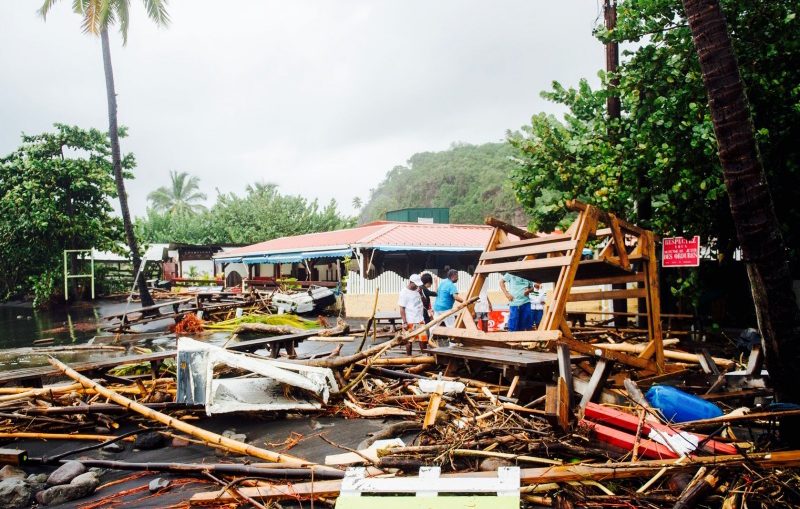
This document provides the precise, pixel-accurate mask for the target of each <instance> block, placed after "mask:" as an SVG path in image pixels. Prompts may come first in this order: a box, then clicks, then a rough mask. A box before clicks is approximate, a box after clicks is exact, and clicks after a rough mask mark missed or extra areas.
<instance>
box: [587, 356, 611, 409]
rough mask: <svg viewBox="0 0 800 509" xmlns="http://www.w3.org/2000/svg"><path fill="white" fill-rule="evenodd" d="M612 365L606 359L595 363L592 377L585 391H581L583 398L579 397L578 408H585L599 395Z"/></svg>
mask: <svg viewBox="0 0 800 509" xmlns="http://www.w3.org/2000/svg"><path fill="white" fill-rule="evenodd" d="M613 364H614V363H613V362H612V361H608V360H606V359H600V360H599V361H597V365H595V367H594V371H593V372H592V377H591V378H590V379H589V383H588V384H587V386H586V389H585V390H584V391H583V396H582V397H581V402H580V405H579V406H580V407H581V408H586V405H588V404H589V403H590V402H592V401H595V400H596V399H597V397H598V396H599V395H600V392H602V390H603V386H604V385H605V384H606V380H607V379H608V374H609V373H610V372H611V366H612V365H613Z"/></svg>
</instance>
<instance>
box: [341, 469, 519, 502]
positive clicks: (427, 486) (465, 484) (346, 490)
mask: <svg viewBox="0 0 800 509" xmlns="http://www.w3.org/2000/svg"><path fill="white" fill-rule="evenodd" d="M440 474H441V469H440V467H422V468H420V469H419V476H418V477H395V478H378V477H367V476H366V469H365V468H363V467H359V468H348V469H347V473H346V474H345V476H344V479H342V484H341V491H340V494H339V498H338V499H337V500H336V509H367V508H371V507H375V506H377V505H380V506H381V507H384V508H385V509H408V508H411V509H413V508H418V509H428V508H434V507H441V508H472V509H517V508H518V507H519V504H520V489H519V486H520V469H519V467H501V468H498V469H497V477H479V478H476V477H456V476H451V477H440ZM398 493H403V494H406V493H408V494H413V495H406V496H392V497H387V496H380V495H386V494H398ZM442 493H450V494H458V495H445V496H443V495H442ZM434 497H435V498H434Z"/></svg>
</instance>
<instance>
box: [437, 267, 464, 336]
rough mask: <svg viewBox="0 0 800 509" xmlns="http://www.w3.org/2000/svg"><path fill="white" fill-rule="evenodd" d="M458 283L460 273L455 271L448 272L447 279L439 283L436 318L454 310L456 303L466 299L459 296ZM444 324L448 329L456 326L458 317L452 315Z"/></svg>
mask: <svg viewBox="0 0 800 509" xmlns="http://www.w3.org/2000/svg"><path fill="white" fill-rule="evenodd" d="M457 281H458V271H457V270H455V269H450V270H449V271H447V279H443V280H442V281H440V282H439V288H437V289H436V294H437V295H436V302H434V304H433V317H434V318H436V317H437V316H439V315H443V314H444V313H447V312H448V311H450V310H451V309H453V304H455V301H458V302H464V299H463V298H462V297H461V296H460V295H458V287H456V282H457ZM444 324H445V326H447V327H453V326H455V324H456V315H455V314H452V315H450V316H449V317H447V318H445V320H444Z"/></svg>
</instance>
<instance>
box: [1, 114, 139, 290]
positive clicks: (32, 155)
mask: <svg viewBox="0 0 800 509" xmlns="http://www.w3.org/2000/svg"><path fill="white" fill-rule="evenodd" d="M55 128H56V130H55V132H51V133H43V134H38V135H34V136H27V135H23V136H22V142H23V143H22V145H21V146H20V147H19V148H18V149H17V150H16V151H14V152H13V153H12V154H10V155H8V156H6V157H4V158H2V159H0V297H3V298H9V297H12V296H15V295H18V294H21V293H26V292H28V291H29V290H31V289H33V290H34V291H35V295H36V298H37V304H45V303H46V302H47V301H48V300H49V299H50V298H51V297H52V296H53V294H54V293H55V292H56V291H58V290H59V289H60V288H62V287H61V274H62V270H63V261H62V256H63V255H62V252H63V250H64V249H89V248H96V249H100V250H111V249H118V248H117V246H118V241H119V240H121V238H122V236H121V231H122V224H121V222H120V220H119V219H118V218H116V217H113V216H112V212H113V209H112V207H111V204H110V203H109V198H114V197H115V196H116V187H115V186H114V177H113V175H112V169H111V161H110V157H111V154H110V153H111V149H110V144H109V140H108V136H107V135H106V133H103V132H101V131H98V130H96V129H89V130H85V129H80V128H78V127H72V126H66V125H62V124H56V125H55ZM122 164H123V168H125V169H126V170H130V169H131V168H133V167H134V166H135V162H134V159H133V156H132V155H126V156H125V157H124V158H123V160H122Z"/></svg>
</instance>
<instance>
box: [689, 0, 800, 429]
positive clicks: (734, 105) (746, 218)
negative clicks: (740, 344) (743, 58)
mask: <svg viewBox="0 0 800 509" xmlns="http://www.w3.org/2000/svg"><path fill="white" fill-rule="evenodd" d="M683 5H684V8H685V9H686V15H687V19H688V21H689V27H690V28H691V30H692V39H693V41H694V45H695V48H696V50H697V55H698V57H699V59H700V68H701V70H702V72H703V81H704V83H705V86H706V90H707V92H708V103H709V107H710V110H711V118H712V121H713V123H714V133H715V134H716V137H717V144H718V146H719V160H720V163H721V164H722V171H723V175H724V178H725V187H726V188H727V190H728V196H729V199H730V206H731V215H732V217H733V222H734V225H735V227H736V234H737V237H738V239H739V245H740V246H741V249H742V255H743V259H744V261H745V263H746V264H747V274H748V276H749V278H750V286H751V291H752V293H753V301H754V303H755V309H756V317H757V319H758V327H759V329H760V331H761V337H762V342H763V345H764V351H765V352H766V360H767V365H768V367H769V374H770V379H771V381H772V384H773V386H774V387H775V389H776V392H777V394H778V397H779V398H780V400H782V401H794V402H800V384H798V383H797V381H796V374H795V373H796V371H797V363H798V361H800V355H799V354H800V329H799V328H798V322H800V320H798V314H800V312H799V311H798V307H797V301H796V300H795V296H794V292H793V291H792V279H791V274H790V272H789V264H788V262H787V257H786V247H785V245H784V243H783V237H782V236H781V232H780V228H779V223H778V218H777V216H776V214H775V207H774V205H773V203H772V196H771V195H770V192H769V187H768V186H767V180H766V176H765V175H764V168H763V167H762V164H761V157H760V155H759V153H758V147H757V145H756V141H755V136H754V129H753V123H752V120H751V118H750V107H749V104H748V102H747V96H746V94H745V90H744V84H743V83H742V78H741V75H740V74H739V67H738V64H737V62H736V56H735V54H734V52H733V45H732V43H731V39H730V36H729V35H728V29H727V25H726V22H725V16H724V14H723V13H722V9H721V7H720V4H719V1H718V0H683ZM787 431H788V430H787ZM795 434H800V433H797V432H796V433H795Z"/></svg>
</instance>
